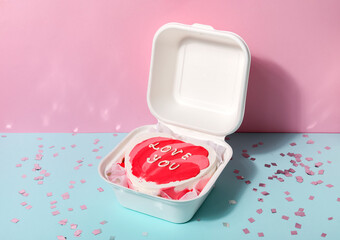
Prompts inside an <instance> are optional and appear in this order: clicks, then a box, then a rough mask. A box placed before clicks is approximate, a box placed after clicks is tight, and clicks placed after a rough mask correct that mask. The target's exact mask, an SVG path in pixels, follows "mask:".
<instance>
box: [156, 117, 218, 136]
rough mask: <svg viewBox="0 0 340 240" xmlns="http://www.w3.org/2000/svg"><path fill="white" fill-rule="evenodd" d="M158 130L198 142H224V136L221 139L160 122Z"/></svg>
mask: <svg viewBox="0 0 340 240" xmlns="http://www.w3.org/2000/svg"><path fill="white" fill-rule="evenodd" d="M157 128H158V130H159V131H161V132H168V131H169V130H170V131H171V132H173V133H174V134H177V135H182V136H187V137H191V138H194V139H198V140H211V141H216V140H222V141H224V136H223V137H220V136H216V135H212V134H208V133H205V132H200V131H195V130H191V129H188V128H184V127H180V126H175V125H172V124H168V123H164V122H162V121H160V120H159V121H158V126H157Z"/></svg>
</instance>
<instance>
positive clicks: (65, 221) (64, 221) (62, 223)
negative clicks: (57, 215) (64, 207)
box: [59, 219, 67, 225]
mask: <svg viewBox="0 0 340 240" xmlns="http://www.w3.org/2000/svg"><path fill="white" fill-rule="evenodd" d="M66 223H67V219H63V220H60V221H59V224H60V225H66Z"/></svg>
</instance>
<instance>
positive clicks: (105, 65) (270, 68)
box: [0, 0, 340, 132]
mask: <svg viewBox="0 0 340 240" xmlns="http://www.w3.org/2000/svg"><path fill="white" fill-rule="evenodd" d="M339 12H340V2H339V1H336V0H334V1H320V0H315V1H312V0H311V1H296V0H285V1H273V0H266V1H254V0H245V1H239V0H233V1H231V0H228V1H226V0H210V1H201V0H190V1H189V0H186V1H182V0H171V1H165V0H160V1H155V0H144V1H128V0H119V1H118V0H101V1H98V0H72V1H69V0H58V1H57V0H55V1H47V0H30V1H22V0H11V1H1V2H0V83H1V85H0V86H1V87H0V131H1V132H72V131H73V130H75V129H78V131H79V132H114V131H120V132H128V131H130V130H132V129H133V128H135V127H138V126H141V125H145V124H150V123H154V122H155V121H156V120H155V119H154V117H153V116H152V115H151V114H150V113H149V110H148V107H147V104H146V88H147V81H148V71H149V64H150V55H151V44H152V38H153V35H154V33H155V32H156V30H157V29H158V28H159V27H160V26H161V25H163V24H165V23H167V22H181V23H186V24H192V23H195V22H197V23H202V24H208V25H212V26H213V27H214V28H216V29H221V30H228V31H233V32H235V33H237V34H239V35H240V36H242V37H243V38H244V40H245V41H246V42H247V44H248V46H249V48H250V50H251V53H252V67H251V74H250V79H249V89H248V98H247V106H246V114H245V119H244V122H243V125H242V126H241V129H240V130H241V131H265V132H268V131H275V132H340V110H339V109H340V65H339V64H340V57H339V56H340V31H339V22H340V14H339Z"/></svg>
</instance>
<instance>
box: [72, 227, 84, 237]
mask: <svg viewBox="0 0 340 240" xmlns="http://www.w3.org/2000/svg"><path fill="white" fill-rule="evenodd" d="M81 233H82V230H79V229H78V230H76V231H75V232H74V234H73V235H74V236H75V237H79V236H80V234H81Z"/></svg>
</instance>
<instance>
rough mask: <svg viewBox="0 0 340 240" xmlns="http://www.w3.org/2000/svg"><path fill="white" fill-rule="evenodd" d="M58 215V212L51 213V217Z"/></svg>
mask: <svg viewBox="0 0 340 240" xmlns="http://www.w3.org/2000/svg"><path fill="white" fill-rule="evenodd" d="M58 214H60V212H59V211H58V210H57V211H54V212H52V215H53V216H56V215H58Z"/></svg>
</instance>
